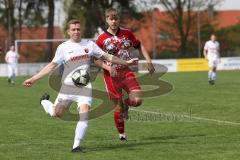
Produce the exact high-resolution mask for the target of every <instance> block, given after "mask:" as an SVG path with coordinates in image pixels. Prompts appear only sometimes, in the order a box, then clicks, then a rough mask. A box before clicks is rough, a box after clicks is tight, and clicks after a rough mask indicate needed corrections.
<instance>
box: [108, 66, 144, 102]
mask: <svg viewBox="0 0 240 160" xmlns="http://www.w3.org/2000/svg"><path fill="white" fill-rule="evenodd" d="M117 73H118V76H117V77H111V76H110V74H109V72H108V71H105V70H104V81H105V86H106V90H107V92H108V94H109V96H110V98H111V99H116V98H117V99H119V98H122V96H123V94H122V89H124V90H125V91H126V92H127V93H129V92H131V91H132V90H141V87H140V85H139V83H138V82H137V80H136V78H135V75H134V73H133V72H132V71H131V70H130V69H129V68H124V69H118V70H117Z"/></svg>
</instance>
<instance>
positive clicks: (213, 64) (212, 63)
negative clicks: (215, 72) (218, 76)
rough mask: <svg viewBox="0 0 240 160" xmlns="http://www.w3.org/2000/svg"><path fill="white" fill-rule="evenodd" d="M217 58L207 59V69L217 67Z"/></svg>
mask: <svg viewBox="0 0 240 160" xmlns="http://www.w3.org/2000/svg"><path fill="white" fill-rule="evenodd" d="M217 65H218V58H208V66H209V67H217Z"/></svg>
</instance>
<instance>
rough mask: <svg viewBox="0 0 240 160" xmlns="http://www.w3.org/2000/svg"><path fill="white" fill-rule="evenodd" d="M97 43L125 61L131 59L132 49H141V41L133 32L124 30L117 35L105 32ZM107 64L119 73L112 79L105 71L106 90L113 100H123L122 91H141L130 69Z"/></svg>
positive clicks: (120, 30)
mask: <svg viewBox="0 0 240 160" xmlns="http://www.w3.org/2000/svg"><path fill="white" fill-rule="evenodd" d="M96 43H97V45H98V46H99V47H100V48H101V49H102V50H104V51H105V52H108V53H110V54H113V55H114V56H117V57H119V58H121V59H123V60H129V59H131V57H130V53H129V48H130V47H134V48H139V47H140V41H139V40H137V39H136V38H135V36H134V35H133V34H132V32H131V31H129V30H127V29H123V28H119V29H118V31H117V32H116V34H115V35H112V34H111V33H109V32H107V31H104V32H103V33H102V34H100V35H99V36H98V38H97V40H96ZM106 63H107V64H108V65H112V66H114V67H115V68H116V70H117V72H118V76H117V77H111V76H110V75H109V72H108V71H106V70H104V81H105V84H106V89H107V92H108V93H109V95H110V97H111V98H121V97H122V96H123V95H122V89H124V90H125V91H126V92H128V93H129V92H130V91H132V90H140V89H141V87H140V85H139V84H138V82H137V80H136V78H135V75H134V73H133V72H132V71H131V70H130V69H129V68H128V67H126V66H124V65H118V64H114V65H113V64H111V63H110V62H106Z"/></svg>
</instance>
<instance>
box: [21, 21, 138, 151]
mask: <svg viewBox="0 0 240 160" xmlns="http://www.w3.org/2000/svg"><path fill="white" fill-rule="evenodd" d="M67 33H68V35H69V36H70V39H69V40H68V41H66V42H64V43H62V44H60V45H59V46H58V48H57V51H56V54H55V57H54V58H53V60H52V62H50V63H49V64H47V65H46V66H45V67H44V68H43V69H42V70H41V71H39V72H38V73H37V74H36V75H34V76H32V77H31V78H29V79H27V80H25V81H24V82H23V85H24V86H26V87H31V86H32V85H33V84H34V83H35V82H36V81H37V80H39V79H41V78H42V77H44V76H46V75H48V74H49V73H50V72H51V71H53V70H54V69H55V68H57V67H58V65H60V64H62V63H66V62H69V61H75V60H79V59H81V58H82V59H83V61H84V62H86V63H84V64H81V63H79V66H78V68H85V69H87V68H89V65H90V63H91V61H90V58H91V56H94V57H96V58H103V59H106V60H109V61H111V62H113V63H117V64H123V65H132V64H135V63H136V60H134V59H131V60H129V61H124V60H121V59H119V58H117V57H115V56H113V55H110V54H107V53H105V52H104V51H102V50H101V49H100V48H99V47H98V46H97V45H96V44H95V43H94V42H92V41H89V40H81V31H80V21H78V20H71V21H69V23H68V29H67ZM64 72H65V71H64ZM63 74H64V73H63ZM67 78H69V76H67V77H66V79H67ZM64 82H65V80H64ZM64 82H63V83H64ZM63 83H62V84H63ZM62 86H64V85H62ZM73 88H75V89H77V90H80V91H81V90H88V93H85V94H84V96H82V95H70V94H65V93H61V90H60V93H59V94H58V96H57V98H56V100H55V103H54V104H53V103H52V102H51V101H49V100H48V99H49V95H45V96H44V97H42V98H43V99H42V100H41V104H42V105H43V108H44V110H45V111H46V112H47V113H48V114H49V115H51V116H55V117H60V116H61V115H62V114H63V111H64V110H65V108H66V107H67V106H68V104H69V103H71V102H72V101H75V102H77V104H78V109H79V114H81V115H85V118H84V119H81V116H80V120H79V121H78V123H77V126H76V130H75V138H74V144H73V149H72V152H80V151H81V148H80V141H81V140H82V139H83V137H84V135H85V132H86V130H87V127H88V119H87V113H88V108H89V106H90V105H91V102H92V97H91V84H88V85H87V86H83V87H80V88H78V87H75V86H74V87H73Z"/></svg>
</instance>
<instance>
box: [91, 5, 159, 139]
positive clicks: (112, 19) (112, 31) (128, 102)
mask: <svg viewBox="0 0 240 160" xmlns="http://www.w3.org/2000/svg"><path fill="white" fill-rule="evenodd" d="M105 18H106V22H107V24H108V28H107V30H105V31H104V32H103V33H102V34H100V35H99V36H98V37H97V39H96V43H97V45H98V46H99V47H100V48H102V49H103V50H104V51H105V52H108V53H110V54H113V55H115V56H117V57H119V58H121V59H123V60H128V59H131V58H130V53H129V49H130V48H131V47H134V48H135V49H139V51H140V53H142V55H143V56H144V58H145V59H146V61H147V67H148V70H149V72H150V73H153V72H154V71H155V69H154V67H153V64H152V62H151V59H150V56H149V54H148V53H147V51H146V49H145V48H144V46H143V45H141V43H140V41H139V40H137V39H136V38H135V36H134V35H133V33H132V32H131V31H129V30H128V29H125V28H120V27H119V26H120V18H119V13H118V11H117V10H116V9H114V8H109V9H107V10H106V11H105ZM95 63H96V64H97V65H98V66H100V67H102V68H104V81H105V85H106V90H107V92H108V93H109V96H110V99H111V100H112V102H113V104H114V107H115V110H114V122H115V125H116V128H117V130H118V132H119V139H120V140H126V135H125V132H124V120H123V118H124V117H125V118H126V119H127V118H128V113H127V111H128V106H135V107H137V106H139V105H141V103H142V93H141V87H140V85H139V83H138V82H137V80H136V78H135V75H134V73H133V72H132V71H131V69H130V68H128V67H126V66H123V65H115V64H112V63H110V62H106V61H105V62H103V61H101V60H95ZM122 89H124V90H125V91H126V92H127V93H128V98H127V99H125V100H123V99H122V96H123V95H122Z"/></svg>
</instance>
